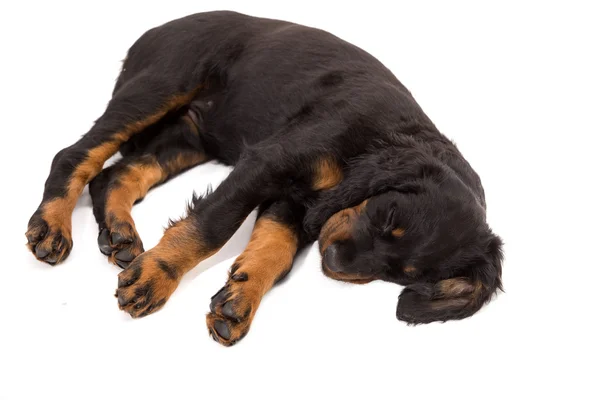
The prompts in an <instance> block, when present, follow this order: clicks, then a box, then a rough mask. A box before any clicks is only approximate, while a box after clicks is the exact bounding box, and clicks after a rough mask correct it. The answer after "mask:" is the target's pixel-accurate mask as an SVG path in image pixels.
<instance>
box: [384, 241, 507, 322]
mask: <svg viewBox="0 0 600 400" xmlns="http://www.w3.org/2000/svg"><path fill="white" fill-rule="evenodd" d="M488 235H489V236H488V238H487V240H486V244H485V245H484V246H483V249H481V248H480V249H479V253H480V254H479V255H477V256H476V258H475V259H474V260H473V261H472V262H471V265H470V266H468V267H467V273H466V274H465V276H458V277H453V278H449V279H444V280H441V281H438V282H431V283H430V282H427V283H415V284H412V285H408V286H406V287H405V288H404V290H403V291H402V293H401V294H400V297H399V298H398V306H397V308H396V317H397V318H398V319H399V320H401V321H405V322H408V323H409V324H424V323H429V322H433V321H447V320H452V319H463V318H467V317H470V316H471V315H473V314H474V313H475V312H477V311H478V310H479V309H480V308H481V307H482V306H483V305H484V304H485V303H487V302H488V301H489V300H490V299H491V297H492V295H493V294H494V293H496V291H497V290H502V259H503V254H502V240H501V239H500V238H499V237H498V236H496V235H494V234H493V233H491V232H488Z"/></svg>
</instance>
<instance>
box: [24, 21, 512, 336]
mask: <svg viewBox="0 0 600 400" xmlns="http://www.w3.org/2000/svg"><path fill="white" fill-rule="evenodd" d="M117 151H121V153H122V154H123V158H122V159H121V160H120V161H119V162H117V164H115V165H114V166H111V167H109V168H106V169H104V170H102V166H103V164H104V162H105V161H106V159H108V158H109V157H110V156H111V155H112V154H114V153H115V152H117ZM209 159H216V160H218V161H220V162H223V163H225V164H228V165H235V168H234V170H233V171H232V173H231V174H230V176H229V177H228V178H227V179H226V180H225V181H224V182H223V183H222V184H221V185H220V186H219V187H218V188H217V189H216V190H215V192H214V193H210V194H208V195H207V196H206V197H205V198H202V199H194V201H193V204H192V207H191V208H190V211H189V215H188V216H187V217H186V218H185V219H183V220H181V221H178V222H175V223H172V225H171V227H170V228H169V229H168V230H167V231H166V232H165V236H164V237H163V239H162V240H161V242H160V243H159V245H158V246H157V247H155V248H153V249H151V250H149V251H147V252H144V249H143V246H142V242H141V240H140V238H139V235H138V234H137V232H136V231H135V225H134V223H133V220H132V219H131V215H130V210H131V207H132V206H133V204H134V202H136V201H139V200H140V199H141V198H143V196H144V195H145V193H146V192H147V191H148V190H149V189H151V188H152V187H155V186H157V185H159V184H161V183H163V182H165V181H166V180H168V179H169V178H171V177H173V176H175V175H177V174H178V173H180V172H182V171H184V170H186V169H188V168H191V167H193V166H195V165H198V164H200V163H202V162H204V161H206V160H209ZM90 181H91V182H90ZM88 182H90V193H91V196H92V200H93V203H94V214H95V216H96V219H97V221H98V223H99V226H100V234H99V238H98V243H99V246H100V249H101V251H102V252H103V253H105V254H107V255H108V256H109V257H110V259H111V260H112V261H113V262H115V263H117V264H118V265H120V266H122V267H127V268H126V269H125V270H124V271H123V272H122V273H121V274H120V275H119V289H118V291H117V295H118V298H119V305H120V307H121V308H122V309H124V310H126V311H127V312H129V313H130V314H131V315H132V316H136V317H137V316H143V315H147V314H149V313H150V312H154V311H156V310H158V309H159V308H160V307H162V305H164V304H165V302H166V300H167V299H168V297H169V296H170V295H171V293H172V292H173V291H174V290H175V288H176V287H177V284H178V282H179V280H180V278H181V277H182V276H183V274H185V273H186V272H187V271H188V270H190V269H191V268H193V267H194V266H195V265H196V264H197V263H198V262H199V261H201V260H202V259H205V258H207V257H209V256H210V255H211V254H214V253H215V252H216V251H218V249H219V248H220V247H221V246H222V245H223V244H224V243H225V242H226V241H227V240H228V239H229V238H230V237H231V236H232V235H233V233H234V232H235V231H236V230H237V228H238V227H239V225H240V224H241V223H242V222H243V220H244V219H245V218H246V217H247V216H248V214H249V213H250V212H251V211H252V210H253V209H255V208H256V207H258V208H259V216H258V219H257V222H256V226H255V228H254V232H253V234H252V238H251V241H250V243H249V245H248V247H247V249H246V250H245V251H244V253H243V254H242V255H241V256H240V257H239V258H238V260H237V261H236V263H235V265H234V267H233V268H232V271H231V274H230V277H229V281H228V283H227V285H226V286H225V287H224V288H223V289H222V290H221V291H220V292H219V293H217V294H216V295H215V296H214V297H213V299H212V302H211V313H210V314H209V315H208V317H207V322H208V325H209V330H210V332H211V334H212V335H213V337H214V338H215V339H216V340H218V341H219V342H221V343H223V344H232V343H235V342H236V341H237V340H239V339H240V338H242V337H243V336H244V335H245V334H246V333H247V331H248V329H249V326H250V323H251V321H252V318H253V316H254V313H255V312H256V309H257V307H258V305H259V303H260V299H261V298H262V296H263V295H264V293H266V291H267V290H269V288H270V287H271V286H272V285H273V284H275V283H276V282H277V281H279V280H280V279H281V278H282V277H283V276H285V274H286V273H287V272H289V270H290V269H291V267H292V263H293V258H294V256H295V254H296V252H297V251H298V249H300V248H301V247H303V246H305V245H306V244H308V243H310V242H312V241H314V240H316V239H317V238H318V239H319V244H320V250H321V252H322V254H323V270H324V272H325V273H326V274H327V275H328V276H330V277H333V278H336V279H342V280H346V281H351V282H357V283H363V282H368V281H371V280H373V279H384V280H388V281H392V282H396V283H399V284H403V285H408V286H407V288H405V290H404V291H403V292H402V295H401V296H400V301H399V304H398V312H397V316H398V318H399V319H402V320H405V321H408V322H410V323H420V322H430V321H434V320H447V319H459V318H464V317H466V316H469V315H472V314H473V313H474V312H475V311H477V310H478V309H479V308H480V307H481V306H482V305H483V304H484V303H485V302H486V301H488V300H489V298H490V296H491V295H492V294H493V293H494V292H495V291H496V290H497V289H498V288H501V280H500V277H501V266H500V262H501V250H500V248H501V242H500V240H499V238H497V237H496V236H495V235H493V234H492V233H491V231H490V229H489V228H488V226H487V224H486V221H485V200H484V193H483V189H482V186H481V184H480V181H479V177H478V176H477V174H476V173H475V172H474V171H473V170H472V169H471V167H470V166H469V164H468V163H467V162H466V161H465V160H464V158H463V157H462V156H461V155H460V153H459V151H458V150H457V149H456V147H455V146H454V145H453V144H452V143H451V142H450V141H449V140H448V139H447V138H446V137H444V136H443V135H441V134H440V133H439V132H438V130H437V129H436V127H435V126H434V124H433V123H432V122H431V121H430V120H429V118H428V117H427V116H426V115H425V114H424V113H423V111H422V110H421V108H420V107H419V106H418V104H417V103H416V101H415V100H414V99H413V97H412V96H411V94H410V93H409V92H408V90H407V89H406V88H405V87H404V86H403V85H402V84H401V83H400V82H399V81H398V80H397V79H396V78H395V77H394V75H393V74H392V73H391V72H390V71H389V70H388V69H386V68H385V67H384V66H383V65H382V64H381V63H380V62H378V61H377V60H376V59H375V58H373V57H372V56H370V55H369V54H367V53H366V52H364V51H363V50H361V49H359V48H357V47H355V46H353V45H351V44H349V43H347V42H344V41H343V40H341V39H339V38H337V37H335V36H333V35H331V34H328V33H326V32H323V31H320V30H316V29H312V28H307V27H303V26H299V25H295V24H292V23H288V22H282V21H275V20H268V19H259V18H253V17H248V16H245V15H241V14H237V13H232V12H212V13H203V14H196V15H191V16H188V17H185V18H182V19H179V20H176V21H172V22H170V23H167V24H165V25H163V26H160V27H157V28H155V29H152V30H150V31H148V32H147V33H145V34H144V35H143V36H142V37H141V38H140V39H139V40H138V41H137V42H136V43H135V44H134V45H133V46H132V47H131V49H130V50H129V53H128V55H127V58H126V59H125V61H124V64H123V69H122V72H121V74H120V76H119V78H118V80H117V83H116V86H115V90H114V92H113V98H112V100H111V102H110V103H109V105H108V108H107V110H106V112H105V113H104V115H103V116H102V117H100V118H99V119H98V121H96V124H95V125H94V127H93V128H92V129H91V130H90V132H89V133H88V134H87V135H85V136H84V137H83V138H82V139H81V140H79V141H78V142H77V143H76V144H74V145H73V146H70V147H68V148H66V149H63V150H62V151H61V152H59V153H58V154H57V156H56V157H55V159H54V161H53V164H52V169H51V173H50V176H49V178H48V180H47V182H46V189H45V192H44V197H43V200H42V204H41V205H40V208H39V209H38V211H36V213H35V214H34V215H33V217H32V218H31V220H30V223H29V230H28V233H27V238H28V242H29V246H30V248H31V250H32V251H33V252H34V254H35V255H36V257H37V258H38V259H41V260H43V261H46V262H48V263H50V264H54V263H57V262H59V261H62V260H63V259H64V258H65V257H66V256H67V255H68V253H69V251H70V248H71V246H72V241H71V236H70V216H71V212H72V209H73V207H74V204H75V202H76V200H77V197H78V196H79V194H80V193H81V191H82V189H83V187H84V186H85V184H86V183H88ZM142 253H143V254H142Z"/></svg>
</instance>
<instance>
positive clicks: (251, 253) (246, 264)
mask: <svg viewBox="0 0 600 400" xmlns="http://www.w3.org/2000/svg"><path fill="white" fill-rule="evenodd" d="M297 250H298V237H297V236H296V233H295V232H294V231H293V230H292V229H291V228H290V227H288V226H286V225H283V224H281V223H279V222H277V221H274V220H272V219H270V218H269V217H263V218H259V219H258V220H257V221H256V225H255V226H254V230H253V232H252V236H251V238H250V242H249V243H248V246H247V247H246V249H245V250H244V252H243V253H242V254H241V255H240V256H239V257H238V258H237V259H236V261H235V265H238V266H239V267H238V268H237V270H236V271H235V275H239V274H246V275H247V277H248V279H247V280H246V281H243V282H238V281H235V280H234V279H230V280H229V281H228V282H227V288H228V291H229V292H230V296H229V298H228V300H227V301H232V302H233V303H232V304H233V307H234V310H235V312H236V315H240V316H243V318H241V320H240V321H237V322H236V323H230V324H229V329H230V332H231V337H230V338H229V340H227V341H225V340H224V339H223V338H221V337H219V336H218V335H216V337H217V340H219V341H220V342H221V343H223V344H225V345H227V344H231V343H232V342H235V341H236V340H237V339H239V338H240V337H242V336H243V335H244V334H245V333H246V332H247V331H248V329H250V324H251V323H252V319H253V318H254V315H255V313H256V310H257V309H258V306H259V305H260V302H261V299H262V297H263V296H264V295H265V293H267V292H268V291H269V289H271V287H272V286H273V285H274V284H275V282H276V280H277V279H278V278H279V277H280V276H282V275H283V274H284V273H285V272H286V271H288V270H289V269H290V268H291V266H292V263H293V261H294V256H295V255H296V251H297ZM221 306H222V304H220V305H218V308H217V310H216V311H217V314H214V313H210V314H208V315H207V317H206V322H207V325H208V327H209V329H213V328H212V327H213V326H214V323H215V321H217V320H221V319H223V317H221V316H219V315H218V312H219V311H220V308H219V307H221Z"/></svg>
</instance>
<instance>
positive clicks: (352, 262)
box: [306, 150, 501, 318]
mask: <svg viewBox="0 0 600 400" xmlns="http://www.w3.org/2000/svg"><path fill="white" fill-rule="evenodd" d="M385 153H387V155H382V154H379V155H377V156H373V158H372V159H371V161H370V162H367V163H365V162H364V160H363V164H362V165H361V166H357V167H358V168H360V170H361V171H362V172H359V173H358V174H356V173H355V174H353V175H350V176H348V179H347V180H346V181H345V182H343V183H342V184H341V185H340V187H339V188H336V189H337V193H335V192H333V191H332V192H331V193H330V194H328V195H327V197H323V201H322V203H321V204H320V209H319V207H317V208H315V209H314V210H311V211H310V212H309V214H308V216H307V221H306V222H311V221H313V222H317V223H319V221H318V218H317V213H319V212H323V214H321V217H323V216H326V218H325V220H324V222H323V223H322V224H321V225H320V230H319V234H318V238H319V250H320V252H321V254H322V268H323V272H324V273H325V274H326V275H327V276H329V277H331V278H334V279H338V280H343V281H348V282H352V283H367V282H370V281H372V280H377V279H381V280H385V281H391V282H396V283H400V284H403V285H410V284H416V283H426V284H427V283H431V284H432V286H431V287H430V288H429V289H428V290H429V292H428V293H426V294H425V296H426V297H428V300H434V299H436V298H437V299H441V298H443V297H445V294H444V293H442V292H440V291H442V289H443V288H444V287H445V288H446V289H448V287H450V286H452V287H453V288H454V290H455V291H457V290H458V289H456V288H457V287H458V286H460V285H462V286H461V290H463V291H464V293H461V294H465V293H466V292H469V294H471V295H472V296H473V298H472V299H471V298H469V299H466V300H465V302H467V301H471V300H473V301H474V302H485V301H487V300H488V299H489V294H490V292H493V291H495V289H496V288H498V287H500V274H501V272H500V269H501V267H500V260H501V242H500V239H499V238H498V237H497V236H495V235H494V234H493V233H492V232H491V230H490V229H489V227H488V225H487V222H486V210H485V203H484V200H483V191H482V190H480V188H481V186H480V184H479V179H478V177H477V176H476V175H475V173H474V172H472V170H471V169H470V167H468V164H466V162H464V163H465V164H464V168H466V172H465V173H462V172H459V173H457V172H456V169H455V168H451V167H449V166H448V164H447V163H445V162H442V161H440V160H439V159H435V158H433V159H429V158H427V157H421V156H420V155H419V154H417V153H415V154H413V155H410V154H406V152H404V155H403V156H400V155H399V156H398V157H397V158H394V157H392V155H393V154H394V152H393V151H392V150H389V151H387V152H385ZM413 156H416V157H413ZM382 157H383V158H382ZM391 160H395V161H396V162H399V163H401V166H398V164H394V162H391V163H390V161H391ZM459 174H461V175H459ZM465 181H467V182H466V183H465ZM344 199H346V200H347V201H348V202H349V203H351V204H350V205H349V206H347V207H344V208H342V209H341V210H339V209H338V210H337V211H336V212H331V210H332V209H333V208H334V207H333V205H334V204H335V203H336V202H338V203H343V201H344ZM328 211H329V213H328ZM455 277H460V279H461V280H460V281H448V282H449V283H448V282H447V283H445V284H442V286H440V288H437V289H436V287H435V283H437V282H442V281H444V280H448V279H450V280H451V279H452V278H455ZM444 285H445V286H444ZM436 290H438V293H436ZM483 292H485V293H483ZM446 294H447V295H448V296H452V295H451V294H448V293H446ZM457 294H458V292H457ZM436 296H437V297H436ZM448 296H446V297H448ZM477 296H479V297H481V298H478V299H475V297H477ZM458 297H459V296H458ZM454 303H457V302H456V301H454ZM438 305H439V304H438ZM399 318H400V316H399Z"/></svg>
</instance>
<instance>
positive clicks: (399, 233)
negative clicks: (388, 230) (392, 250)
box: [392, 228, 406, 238]
mask: <svg viewBox="0 0 600 400" xmlns="http://www.w3.org/2000/svg"><path fill="white" fill-rule="evenodd" d="M404 232H406V231H405V230H404V229H402V228H396V229H394V230H392V236H394V237H397V238H401V237H402V236H404Z"/></svg>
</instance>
